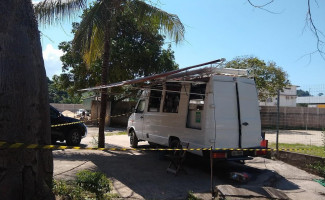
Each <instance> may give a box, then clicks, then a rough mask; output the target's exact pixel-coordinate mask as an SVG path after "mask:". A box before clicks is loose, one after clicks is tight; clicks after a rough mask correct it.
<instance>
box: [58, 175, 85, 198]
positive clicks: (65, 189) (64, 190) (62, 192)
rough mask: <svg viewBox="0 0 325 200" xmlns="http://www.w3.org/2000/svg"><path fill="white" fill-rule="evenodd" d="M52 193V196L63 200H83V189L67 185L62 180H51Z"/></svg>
mask: <svg viewBox="0 0 325 200" xmlns="http://www.w3.org/2000/svg"><path fill="white" fill-rule="evenodd" d="M52 191H53V193H54V195H56V196H60V197H61V199H63V200H70V199H71V200H85V198H84V196H85V195H84V192H83V189H82V188H81V187H79V186H75V185H69V184H67V183H66V182H65V181H62V180H58V181H57V180H53V188H52Z"/></svg>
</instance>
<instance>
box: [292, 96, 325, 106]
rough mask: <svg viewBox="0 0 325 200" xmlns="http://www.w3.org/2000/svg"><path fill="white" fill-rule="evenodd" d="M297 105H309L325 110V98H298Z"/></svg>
mask: <svg viewBox="0 0 325 200" xmlns="http://www.w3.org/2000/svg"><path fill="white" fill-rule="evenodd" d="M297 104H305V105H306V104H307V105H308V107H317V108H325V96H307V97H298V98H297Z"/></svg>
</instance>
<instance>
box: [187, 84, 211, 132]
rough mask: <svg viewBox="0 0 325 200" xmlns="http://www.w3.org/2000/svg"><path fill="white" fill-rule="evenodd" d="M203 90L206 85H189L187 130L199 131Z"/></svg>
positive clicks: (202, 107)
mask: <svg viewBox="0 0 325 200" xmlns="http://www.w3.org/2000/svg"><path fill="white" fill-rule="evenodd" d="M205 88H206V84H191V90H190V98H189V103H188V112H187V122H186V127H187V128H193V129H201V121H202V115H203V109H204V99H205Z"/></svg>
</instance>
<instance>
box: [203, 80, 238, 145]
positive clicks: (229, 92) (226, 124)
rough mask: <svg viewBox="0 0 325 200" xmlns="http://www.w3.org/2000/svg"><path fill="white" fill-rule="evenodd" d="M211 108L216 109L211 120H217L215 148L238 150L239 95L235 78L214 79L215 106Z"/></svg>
mask: <svg viewBox="0 0 325 200" xmlns="http://www.w3.org/2000/svg"><path fill="white" fill-rule="evenodd" d="M209 107H210V108H214V114H213V115H212V116H211V118H212V119H213V118H214V120H215V128H214V129H215V148H238V147H239V133H238V130H239V127H238V109H237V94H236V81H235V80H234V79H233V77H227V76H215V77H214V78H213V104H212V105H209ZM211 139H212V138H211Z"/></svg>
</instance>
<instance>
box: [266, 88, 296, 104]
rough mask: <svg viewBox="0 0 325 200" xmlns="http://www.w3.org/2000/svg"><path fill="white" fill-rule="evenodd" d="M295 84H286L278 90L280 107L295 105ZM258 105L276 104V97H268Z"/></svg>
mask: <svg viewBox="0 0 325 200" xmlns="http://www.w3.org/2000/svg"><path fill="white" fill-rule="evenodd" d="M298 87H299V86H297V85H288V86H287V87H286V88H284V89H283V92H280V106H281V107H296V101H297V88H298ZM260 106H277V97H276V96H275V97H270V98H268V99H267V100H266V101H265V102H260Z"/></svg>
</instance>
